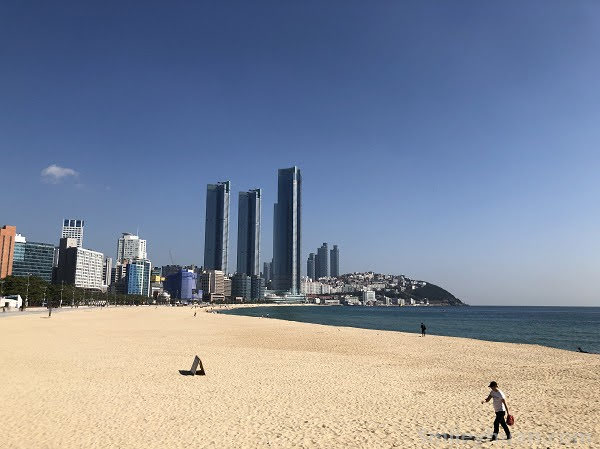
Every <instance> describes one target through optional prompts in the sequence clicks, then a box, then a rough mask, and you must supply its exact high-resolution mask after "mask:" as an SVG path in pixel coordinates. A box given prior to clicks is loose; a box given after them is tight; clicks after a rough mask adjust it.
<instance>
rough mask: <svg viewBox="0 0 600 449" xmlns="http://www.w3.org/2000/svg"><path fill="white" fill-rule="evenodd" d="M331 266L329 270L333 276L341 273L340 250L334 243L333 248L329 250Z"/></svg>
mask: <svg viewBox="0 0 600 449" xmlns="http://www.w3.org/2000/svg"><path fill="white" fill-rule="evenodd" d="M329 256H330V257H329V259H330V266H329V271H330V274H331V276H335V277H337V276H339V275H340V250H339V249H338V246H337V245H333V249H332V250H331V251H329Z"/></svg>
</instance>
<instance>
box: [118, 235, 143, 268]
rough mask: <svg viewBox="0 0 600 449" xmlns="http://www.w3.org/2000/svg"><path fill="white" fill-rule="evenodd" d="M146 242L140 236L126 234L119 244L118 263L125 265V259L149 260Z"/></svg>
mask: <svg viewBox="0 0 600 449" xmlns="http://www.w3.org/2000/svg"><path fill="white" fill-rule="evenodd" d="M147 256H148V255H147V254H146V240H143V239H140V237H139V236H137V235H134V234H130V233H128V232H124V233H123V235H122V236H121V237H120V238H119V241H118V243H117V262H120V263H123V261H124V260H125V259H129V260H133V259H147V258H148V257H147Z"/></svg>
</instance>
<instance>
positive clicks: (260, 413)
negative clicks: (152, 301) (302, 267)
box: [0, 307, 600, 449]
mask: <svg viewBox="0 0 600 449" xmlns="http://www.w3.org/2000/svg"><path fill="white" fill-rule="evenodd" d="M193 315H194V309H191V308H188V307H181V308H167V307H158V308H154V307H123V308H116V309H115V308H109V309H103V310H100V309H88V310H83V309H82V310H77V311H70V312H66V311H65V312H58V313H53V314H52V317H51V318H47V317H46V316H45V315H44V314H24V315H22V316H11V317H6V318H3V319H0V354H1V363H0V377H1V379H2V383H3V387H2V389H1V390H0V417H1V421H2V426H3V432H2V434H3V435H2V442H1V443H0V447H3V448H33V447H36V448H63V449H64V448H110V447H118V448H134V447H135V448H139V447H143V448H189V447H211V448H213V447H214V448H229V447H232V448H233V447H235V448H237V447H243V448H256V447H275V448H277V447H311V448H312V447H315V448H332V447H344V448H349V447H373V448H391V447H399V448H443V447H453V448H454V447H464V448H471V447H527V448H544V449H546V448H548V447H550V448H557V447H568V448H573V447H582V448H590V447H600V422H599V421H598V418H599V417H600V391H599V390H598V386H599V385H600V356H598V355H589V354H579V353H574V352H568V351H563V350H558V349H551V348H544V347H539V346H530V345H517V344H507V343H492V342H484V341H476V340H468V339H460V338H451V337H438V336H427V337H426V338H420V337H419V336H418V335H417V334H406V333H399V332H386V331H377V330H364V329H352V328H337V327H329V326H320V325H315V324H306V323H295V322H286V321H279V320H274V319H267V318H264V319H263V318H251V317H242V316H231V315H223V314H209V313H205V311H204V310H202V309H197V316H196V317H194V316H193ZM196 354H198V355H199V356H200V357H201V359H202V362H203V364H204V367H205V369H206V376H194V377H192V376H184V375H181V374H180V373H179V370H187V369H189V368H190V366H191V363H192V360H193V357H194V356H195V355H196ZM490 380H497V381H498V383H499V384H500V388H501V389H502V390H503V391H504V392H505V393H506V394H507V401H508V404H509V407H510V409H511V413H513V414H514V415H515V417H516V424H515V426H514V427H513V433H514V438H513V440H512V441H510V442H507V441H506V440H504V434H503V433H502V432H501V435H500V438H501V440H500V441H498V442H494V443H491V442H488V441H485V440H482V437H483V436H488V437H489V436H490V435H491V430H492V428H491V426H492V422H493V409H492V406H491V404H484V405H482V404H481V401H482V399H484V398H485V397H486V396H487V394H488V391H489V390H488V388H487V384H488V383H489V381H490ZM428 434H430V435H431V436H428ZM436 434H449V435H454V436H460V435H467V436H474V437H476V438H477V439H476V440H475V441H456V440H448V441H447V440H445V439H444V438H441V437H439V436H435V435H436Z"/></svg>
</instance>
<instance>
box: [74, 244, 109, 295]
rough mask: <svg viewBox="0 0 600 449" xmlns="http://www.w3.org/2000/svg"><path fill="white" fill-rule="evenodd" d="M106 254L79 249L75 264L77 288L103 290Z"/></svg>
mask: <svg viewBox="0 0 600 449" xmlns="http://www.w3.org/2000/svg"><path fill="white" fill-rule="evenodd" d="M103 272H104V254H102V253H99V252H98V251H92V250H90V249H84V248H77V260H76V263H75V287H81V288H94V289H98V290H100V289H101V288H102V274H103Z"/></svg>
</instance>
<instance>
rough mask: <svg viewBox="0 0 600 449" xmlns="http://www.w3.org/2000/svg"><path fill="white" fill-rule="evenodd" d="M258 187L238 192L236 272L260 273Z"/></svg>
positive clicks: (253, 274)
mask: <svg viewBox="0 0 600 449" xmlns="http://www.w3.org/2000/svg"><path fill="white" fill-rule="evenodd" d="M261 197H262V192H261V190H260V189H256V190H250V191H248V192H240V196H239V201H238V238H237V272H238V273H243V274H247V275H249V276H255V275H258V274H260V216H261Z"/></svg>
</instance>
